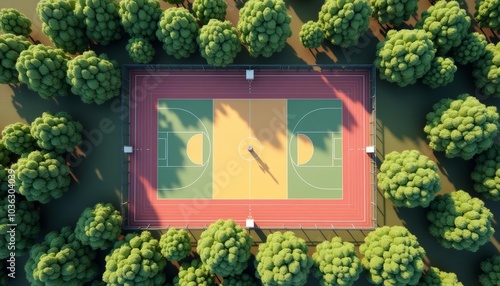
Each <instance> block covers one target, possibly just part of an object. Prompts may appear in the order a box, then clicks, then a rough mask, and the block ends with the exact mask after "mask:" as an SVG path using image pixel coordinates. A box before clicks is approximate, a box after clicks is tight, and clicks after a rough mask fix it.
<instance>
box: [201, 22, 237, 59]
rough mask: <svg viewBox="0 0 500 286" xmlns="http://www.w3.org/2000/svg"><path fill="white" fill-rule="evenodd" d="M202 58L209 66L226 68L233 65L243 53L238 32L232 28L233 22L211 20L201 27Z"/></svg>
mask: <svg viewBox="0 0 500 286" xmlns="http://www.w3.org/2000/svg"><path fill="white" fill-rule="evenodd" d="M196 40H197V42H198V45H199V46H200V52H201V56H202V57H203V58H205V59H206V60H207V63H208V64H211V65H214V66H216V67H225V66H226V65H228V64H231V63H233V61H234V58H235V57H236V55H237V54H238V53H239V52H240V51H241V45H240V41H239V40H238V31H236V28H234V27H233V26H231V22H229V21H224V22H221V21H219V20H216V19H212V20H210V22H208V24H207V25H205V26H203V27H201V29H200V33H199V35H198V38H197V39H196Z"/></svg>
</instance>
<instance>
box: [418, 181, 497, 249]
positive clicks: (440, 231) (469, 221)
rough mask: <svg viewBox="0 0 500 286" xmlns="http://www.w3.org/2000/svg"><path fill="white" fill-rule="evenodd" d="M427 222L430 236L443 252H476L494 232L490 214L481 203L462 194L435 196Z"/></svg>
mask: <svg viewBox="0 0 500 286" xmlns="http://www.w3.org/2000/svg"><path fill="white" fill-rule="evenodd" d="M427 219H428V220H429V222H430V227H429V230H430V233H431V234H432V235H433V236H434V237H435V238H437V240H438V242H439V243H440V244H441V245H442V246H443V247H446V248H453V249H457V250H462V249H465V250H468V251H472V252H476V251H477V250H478V249H479V247H480V246H482V245H483V244H485V243H487V242H488V241H489V238H490V236H491V235H492V234H493V233H494V232H495V230H494V229H493V227H492V226H491V221H492V219H493V214H492V213H491V211H490V210H489V209H488V208H487V207H485V206H484V202H483V201H482V200H480V199H478V198H472V197H471V196H470V195H469V194H468V193H466V192H464V191H462V190H458V191H456V192H452V193H451V194H443V195H439V196H437V197H436V198H435V199H434V201H432V202H431V204H430V209H429V211H428V212H427Z"/></svg>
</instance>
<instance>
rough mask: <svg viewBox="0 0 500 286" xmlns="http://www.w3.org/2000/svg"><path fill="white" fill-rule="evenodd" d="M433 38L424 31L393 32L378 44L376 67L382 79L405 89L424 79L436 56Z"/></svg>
mask: <svg viewBox="0 0 500 286" xmlns="http://www.w3.org/2000/svg"><path fill="white" fill-rule="evenodd" d="M429 35H430V34H429V33H426V32H425V31H423V30H406V29H403V30H399V31H396V30H390V31H389V32H388V33H387V37H386V38H385V40H384V41H382V42H380V43H378V44H377V52H376V58H375V66H376V67H377V68H378V70H379V71H380V72H379V74H380V78H381V79H384V80H387V81H389V82H394V83H397V84H398V85H399V86H401V87H404V86H407V85H409V84H414V83H415V82H416V81H417V79H419V78H421V77H423V76H424V75H425V74H426V73H427V72H428V71H429V70H430V69H431V63H432V59H434V55H435V49H434V45H433V43H432V41H431V40H430V38H429Z"/></svg>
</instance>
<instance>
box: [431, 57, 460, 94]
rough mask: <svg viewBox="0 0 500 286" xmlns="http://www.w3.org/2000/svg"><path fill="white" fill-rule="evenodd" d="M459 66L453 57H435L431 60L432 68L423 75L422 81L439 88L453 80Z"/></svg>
mask: <svg viewBox="0 0 500 286" xmlns="http://www.w3.org/2000/svg"><path fill="white" fill-rule="evenodd" d="M457 69H458V68H457V66H456V65H455V61H454V60H453V58H445V57H434V59H433V60H432V62H431V69H430V70H429V71H428V72H427V73H426V74H425V75H424V76H423V77H422V83H423V84H425V85H427V86H429V87H431V88H438V87H442V86H446V85H448V84H450V83H451V82H453V79H454V78H455V72H456V71H457Z"/></svg>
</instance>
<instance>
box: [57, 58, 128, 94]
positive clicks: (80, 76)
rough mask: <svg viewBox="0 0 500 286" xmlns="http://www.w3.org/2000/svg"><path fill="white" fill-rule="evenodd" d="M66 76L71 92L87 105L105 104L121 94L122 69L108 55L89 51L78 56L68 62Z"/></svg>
mask: <svg viewBox="0 0 500 286" xmlns="http://www.w3.org/2000/svg"><path fill="white" fill-rule="evenodd" d="M66 75H67V79H66V81H67V83H68V84H70V85H71V92H73V93H74V94H76V95H78V96H80V98H81V99H82V101H83V102H85V103H87V104H91V103H96V104H103V103H104V102H106V101H107V100H109V99H111V98H113V97H115V96H118V95H119V94H120V86H121V72H120V67H119V66H118V63H117V62H116V61H113V60H109V58H108V56H107V55H106V54H100V55H96V53H95V52H94V51H87V52H84V53H83V54H81V55H79V56H76V57H75V58H73V59H71V60H69V61H68V71H67V73H66Z"/></svg>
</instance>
